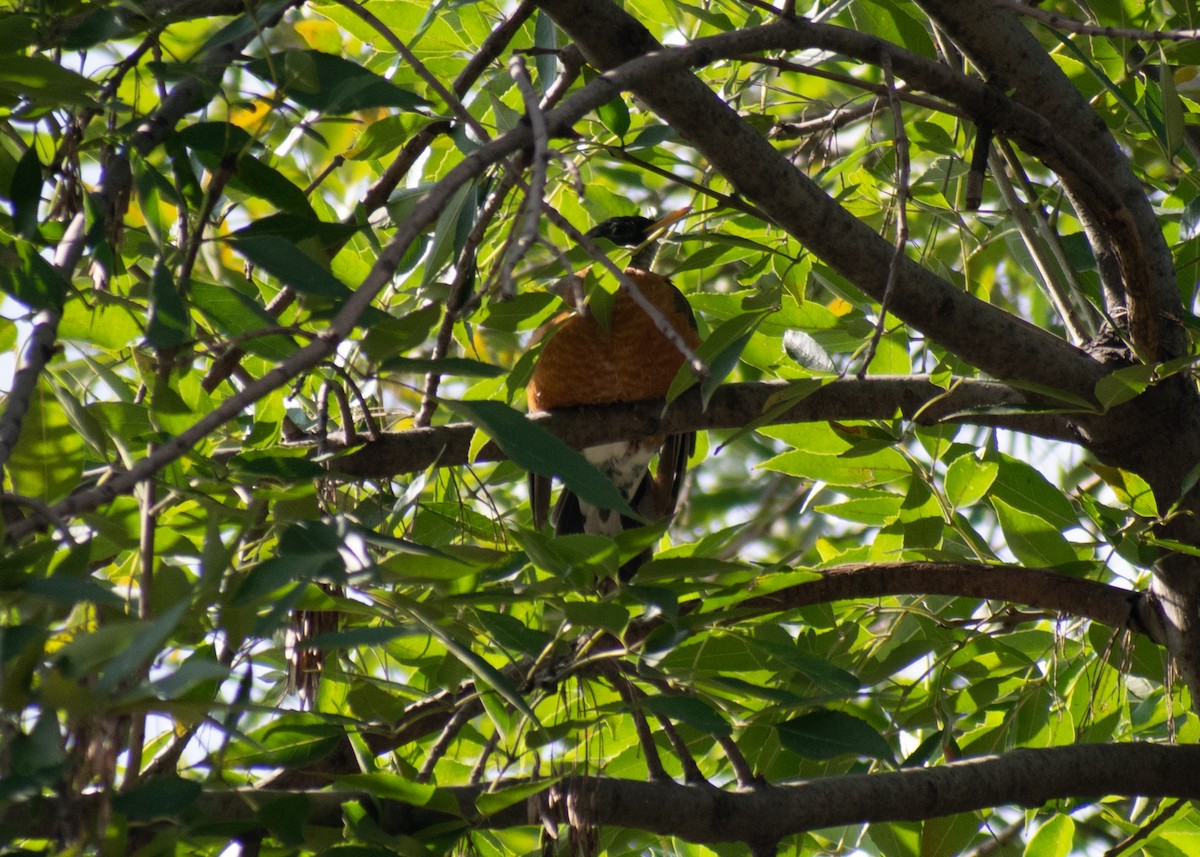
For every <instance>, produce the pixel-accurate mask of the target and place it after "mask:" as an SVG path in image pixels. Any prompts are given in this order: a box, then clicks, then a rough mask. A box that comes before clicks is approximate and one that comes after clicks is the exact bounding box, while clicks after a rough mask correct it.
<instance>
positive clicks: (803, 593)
mask: <svg viewBox="0 0 1200 857" xmlns="http://www.w3.org/2000/svg"><path fill="white" fill-rule="evenodd" d="M818 573H819V574H820V575H821V579H820V580H813V581H809V582H807V583H799V584H796V585H795V586H789V587H787V588H786V589H781V590H779V591H778V592H772V593H770V594H767V595H756V596H752V597H750V598H747V599H746V600H745V601H741V602H739V603H738V604H737V609H738V610H739V611H740V610H748V611H750V612H751V613H753V614H755V615H762V614H763V613H773V612H777V611H778V612H782V611H786V610H796V609H798V608H800V607H807V606H810V605H813V604H828V603H830V602H832V601H844V600H846V599H851V598H879V597H883V596H888V595H949V596H953V597H964V598H985V599H989V600H991V599H996V600H1000V601H1009V602H1012V603H1014V604H1023V605H1026V606H1028V607H1033V608H1035V609H1039V610H1047V611H1051V612H1054V613H1061V614H1066V615H1069V616H1076V617H1079V618H1081V619H1089V620H1091V621H1093V622H1099V623H1101V624H1103V625H1107V626H1108V627H1110V628H1116V629H1123V630H1126V631H1132V632H1135V633H1140V634H1146V635H1148V636H1149V637H1150V638H1151V639H1152V640H1154V641H1155V642H1156V643H1162V642H1163V641H1164V639H1163V634H1162V625H1161V620H1160V619H1159V617H1158V613H1157V607H1156V605H1154V604H1152V603H1148V602H1147V599H1146V598H1145V597H1144V596H1143V595H1142V593H1140V592H1136V591H1133V590H1129V589H1120V588H1118V587H1116V586H1110V585H1108V584H1106V583H1099V582H1097V581H1094V580H1084V579H1082V578H1078V577H1070V576H1068V575H1066V574H1064V573H1063V572H1061V571H1055V570H1053V569H1046V568H1025V567H1023V566H1017V565H985V564H983V563H973V562H972V563H959V562H881V563H854V564H852V565H839V566H835V567H833V568H826V569H820V570H819V572H818ZM768 580H769V578H768Z"/></svg>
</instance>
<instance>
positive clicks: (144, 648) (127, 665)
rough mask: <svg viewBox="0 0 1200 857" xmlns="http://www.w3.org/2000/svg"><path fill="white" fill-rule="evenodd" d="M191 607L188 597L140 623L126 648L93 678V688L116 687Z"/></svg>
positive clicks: (147, 659)
mask: <svg viewBox="0 0 1200 857" xmlns="http://www.w3.org/2000/svg"><path fill="white" fill-rule="evenodd" d="M191 606H192V603H191V599H190V598H184V599H181V600H180V601H178V602H176V603H175V604H173V605H172V606H171V607H170V608H168V609H167V610H166V611H164V612H163V614H162V615H161V616H158V617H157V618H155V619H153V620H151V621H149V622H141V623H139V625H140V628H139V631H138V634H137V636H136V637H134V638H133V639H132V640H131V641H130V643H129V646H128V647H127V648H125V649H124V650H122V651H121V652H119V653H118V654H117V656H116V657H114V658H113V659H112V660H111V661H109V662H108V665H107V666H106V667H105V668H104V670H103V671H102V672H101V673H100V677H99V678H98V679H97V681H96V690H97V691H98V692H100V693H109V692H111V691H113V690H116V688H117V685H118V684H120V683H121V682H122V681H124V680H125V679H127V678H129V677H130V676H131V675H133V674H134V673H135V672H137V671H139V670H141V669H142V668H143V667H144V666H145V665H147V664H148V663H150V660H151V659H152V658H153V657H154V656H155V654H156V653H157V652H158V651H159V650H160V649H161V648H162V645H163V643H164V642H165V641H166V639H167V637H169V636H170V635H171V632H172V631H174V630H175V626H176V625H178V624H179V622H180V620H181V619H183V617H184V615H185V614H186V613H187V612H188V610H189V609H191Z"/></svg>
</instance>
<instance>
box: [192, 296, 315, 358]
mask: <svg viewBox="0 0 1200 857" xmlns="http://www.w3.org/2000/svg"><path fill="white" fill-rule="evenodd" d="M188 296H189V297H190V298H191V302H192V306H194V307H195V308H196V309H197V310H199V311H200V313H201V314H202V315H203V316H204V317H205V318H206V319H208V320H209V321H210V322H211V323H212V324H213V326H214V327H216V329H217V330H219V331H220V332H221V333H223V334H225V335H226V336H229V337H236V338H237V339H238V344H239V346H240V347H241V348H243V349H245V350H246V351H247V352H249V353H250V354H255V355H258V356H259V357H265V358H266V359H268V360H274V361H279V360H284V359H286V358H288V357H290V356H291V355H292V354H294V353H295V351H296V348H297V346H296V343H295V342H294V341H293V340H292V339H291V338H290V337H288V336H284V335H280V334H272V335H269V336H254V335H252V334H254V333H255V332H256V331H260V330H264V329H273V328H275V327H277V326H278V324H279V322H278V320H277V319H275V318H274V317H273V316H272V315H271V314H270V313H268V312H267V311H266V310H265V309H263V308H262V307H261V306H259V305H258V304H257V303H255V302H254V301H253V300H251V299H250V298H248V297H247V296H246V295H244V294H242V293H241V292H239V291H238V290H237V289H235V288H233V287H232V286H218V285H215V284H213V283H201V282H196V281H195V280H193V281H192V283H191V285H190V286H189V288H188Z"/></svg>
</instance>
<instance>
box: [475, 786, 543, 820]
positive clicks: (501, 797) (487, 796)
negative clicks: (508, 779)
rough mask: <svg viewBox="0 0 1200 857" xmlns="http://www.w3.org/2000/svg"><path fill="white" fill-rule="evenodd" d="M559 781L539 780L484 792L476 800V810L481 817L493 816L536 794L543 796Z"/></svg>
mask: <svg viewBox="0 0 1200 857" xmlns="http://www.w3.org/2000/svg"><path fill="white" fill-rule="evenodd" d="M559 779H560V778H559V777H552V778H550V779H546V780H538V781H537V782H532V783H523V784H521V785H517V786H509V787H508V788H502V789H497V790H495V791H489V792H484V793H483V794H481V795H479V796H478V797H476V798H475V808H476V809H478V810H479V812H480V814H481V815H485V816H487V815H493V814H495V813H497V812H500V811H501V810H504V809H507V808H508V807H510V806H513V805H514V804H518V803H522V802H524V801H526V800H528V799H529V798H531V797H533V796H534V795H536V794H541V793H542V792H544V791H545V790H546V789H548V788H550V787H551V786H552V785H554V784H555V783H557V782H558V781H559Z"/></svg>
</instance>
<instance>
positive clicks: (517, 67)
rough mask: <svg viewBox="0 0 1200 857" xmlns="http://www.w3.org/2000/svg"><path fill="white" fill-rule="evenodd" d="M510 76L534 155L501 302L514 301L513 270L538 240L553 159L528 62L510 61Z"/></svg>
mask: <svg viewBox="0 0 1200 857" xmlns="http://www.w3.org/2000/svg"><path fill="white" fill-rule="evenodd" d="M508 73H509V74H510V75H511V76H512V79H513V81H514V82H515V83H516V85H517V90H518V91H519V92H520V93H521V98H522V100H524V102H525V115H526V116H527V117H528V118H529V129H530V131H532V132H533V156H532V157H531V158H530V163H529V189H528V190H527V191H526V192H525V199H524V200H522V202H521V208H520V211H519V213H518V218H517V224H516V225H515V226H514V227H513V231H514V232H516V237H515V238H514V239H513V241H512V242H511V243H510V244H509V247H508V253H507V254H506V256H505V258H504V262H503V264H502V265H501V267H500V287H499V289H500V297H501V299H505V298H511V297H512V296H513V295H514V294H515V293H516V287H515V286H514V285H513V278H512V274H513V269H514V268H516V266H517V265H518V263H520V261H521V260H522V259H524V258H525V254H526V253H528V252H529V248H530V247H532V246H533V245H534V242H536V241H537V237H538V221H539V220H540V216H539V215H540V214H541V207H542V206H541V204H542V201H543V199H544V197H545V194H546V166H547V163H548V161H549V159H550V158H549V151H550V135H549V133H548V132H547V130H546V117H545V116H544V115H543V114H542V108H541V105H540V104H539V103H538V97H537V93H536V92H534V89H533V81H532V80H530V79H529V70H528V69H527V68H526V67H525V60H524V58H523V57H521V56H520V55H519V54H514V55H513V57H512V59H511V60H509V63H508Z"/></svg>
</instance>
